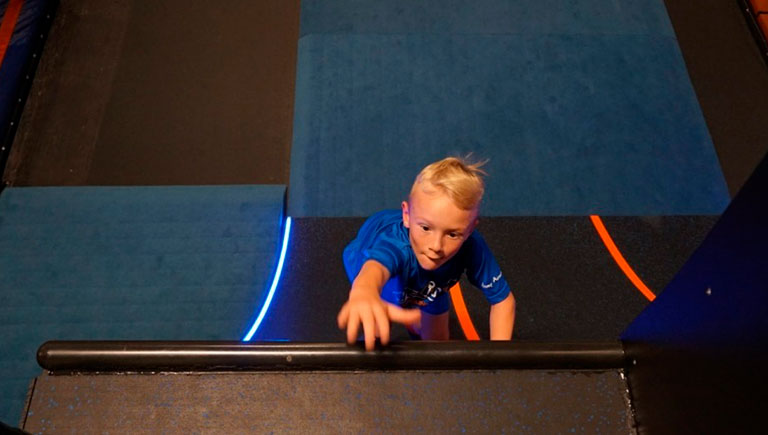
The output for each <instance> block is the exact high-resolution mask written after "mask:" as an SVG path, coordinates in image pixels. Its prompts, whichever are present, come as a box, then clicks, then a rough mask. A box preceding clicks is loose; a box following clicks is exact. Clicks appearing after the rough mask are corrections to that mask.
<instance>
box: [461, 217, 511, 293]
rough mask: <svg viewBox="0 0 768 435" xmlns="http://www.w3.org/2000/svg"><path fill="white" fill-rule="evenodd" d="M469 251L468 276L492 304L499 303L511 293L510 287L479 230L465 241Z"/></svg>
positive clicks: (467, 253)
mask: <svg viewBox="0 0 768 435" xmlns="http://www.w3.org/2000/svg"><path fill="white" fill-rule="evenodd" d="M465 245H466V248H467V252H466V255H467V256H468V257H469V258H467V278H468V279H469V282H471V283H472V285H474V286H475V287H477V288H479V289H480V290H482V292H483V293H484V294H485V298H486V299H487V300H488V302H489V303H491V304H497V303H499V302H501V301H503V300H504V299H506V297H507V296H508V295H509V293H510V292H511V291H510V288H509V284H508V283H507V280H506V278H505V277H504V274H503V272H502V271H501V268H500V267H499V264H498V263H497V262H496V258H494V256H493V253H492V252H491V250H490V249H489V248H488V245H487V244H486V243H485V240H484V239H483V237H482V236H481V235H480V233H478V232H477V231H475V232H473V233H472V234H471V235H470V238H469V239H467V241H466V242H465Z"/></svg>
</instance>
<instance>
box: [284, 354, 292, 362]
mask: <svg viewBox="0 0 768 435" xmlns="http://www.w3.org/2000/svg"><path fill="white" fill-rule="evenodd" d="M285 360H286V361H288V362H291V361H293V358H291V356H290V355H288V356H287V357H285Z"/></svg>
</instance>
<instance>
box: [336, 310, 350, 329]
mask: <svg viewBox="0 0 768 435" xmlns="http://www.w3.org/2000/svg"><path fill="white" fill-rule="evenodd" d="M348 319H349V304H344V306H343V307H341V311H339V315H338V316H336V322H338V324H339V329H344V327H345V326H347V320H348Z"/></svg>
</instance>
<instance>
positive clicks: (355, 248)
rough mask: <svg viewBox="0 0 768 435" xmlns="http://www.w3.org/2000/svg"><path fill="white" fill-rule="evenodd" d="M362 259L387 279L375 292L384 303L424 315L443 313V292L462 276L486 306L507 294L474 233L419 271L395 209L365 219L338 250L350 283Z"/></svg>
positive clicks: (496, 267) (485, 248) (485, 247)
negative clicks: (378, 268)
mask: <svg viewBox="0 0 768 435" xmlns="http://www.w3.org/2000/svg"><path fill="white" fill-rule="evenodd" d="M368 260H376V261H378V262H379V263H381V264H382V265H383V266H384V267H386V268H387V270H389V273H390V279H389V281H388V282H387V284H386V285H385V286H384V289H382V293H381V297H382V298H383V299H384V300H386V301H388V302H391V303H393V304H397V305H400V306H402V307H420V308H421V309H422V310H424V311H426V312H427V313H430V314H442V313H444V312H446V311H448V309H449V308H450V301H449V299H448V290H449V289H450V288H451V287H452V286H453V285H454V284H456V283H457V282H458V281H459V279H460V278H461V275H462V273H466V275H467V278H468V279H469V282H471V283H472V285H474V286H475V287H477V288H479V289H481V290H482V291H483V293H484V294H485V297H486V299H487V300H488V302H489V303H491V304H496V303H498V302H501V301H503V300H504V299H505V298H506V297H507V295H509V293H510V290H509V284H507V280H506V279H504V276H503V274H502V272H501V269H500V268H499V265H498V263H497V262H496V259H495V258H494V257H493V254H492V253H491V251H490V249H488V245H487V244H486V243H485V240H483V238H482V237H481V236H480V234H479V233H478V232H477V231H473V232H472V234H470V235H469V237H468V238H467V240H465V241H464V243H463V244H462V245H461V248H459V252H457V253H456V255H454V256H453V257H452V258H451V259H450V260H448V261H447V262H446V263H445V264H443V265H442V266H440V267H439V268H437V269H435V270H424V269H423V268H421V266H419V262H418V260H417V259H416V255H415V254H414V252H413V249H412V248H411V243H410V241H409V239H408V228H406V227H405V226H404V225H403V219H402V212H401V211H400V210H385V211H380V212H378V213H376V214H374V215H373V216H371V217H369V218H368V219H367V220H366V221H365V223H364V224H363V226H362V227H361V228H360V231H359V232H358V233H357V237H356V238H355V239H354V240H353V241H352V242H350V243H349V245H347V247H346V248H345V249H344V267H345V268H346V270H347V276H348V277H349V280H350V281H352V280H354V279H355V277H356V276H357V274H358V273H359V272H360V269H361V268H362V267H363V264H364V263H365V262H366V261H368Z"/></svg>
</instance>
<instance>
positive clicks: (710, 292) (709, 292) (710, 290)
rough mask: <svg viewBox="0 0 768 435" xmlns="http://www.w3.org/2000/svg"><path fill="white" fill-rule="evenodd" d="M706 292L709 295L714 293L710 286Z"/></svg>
mask: <svg viewBox="0 0 768 435" xmlns="http://www.w3.org/2000/svg"><path fill="white" fill-rule="evenodd" d="M704 293H706V294H707V296H711V295H712V289H711V288H708V289H707V291H705V292H704Z"/></svg>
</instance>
